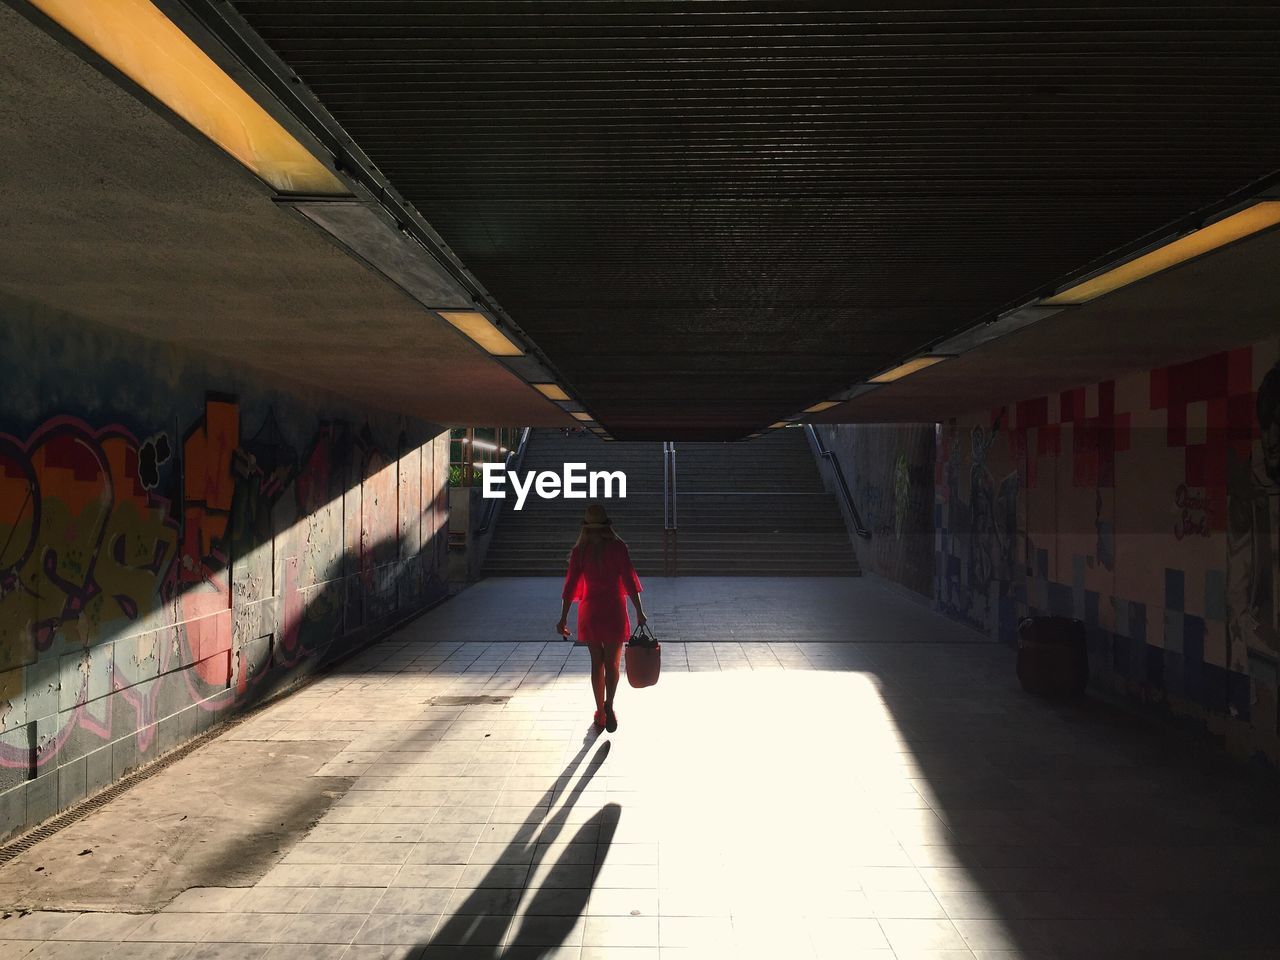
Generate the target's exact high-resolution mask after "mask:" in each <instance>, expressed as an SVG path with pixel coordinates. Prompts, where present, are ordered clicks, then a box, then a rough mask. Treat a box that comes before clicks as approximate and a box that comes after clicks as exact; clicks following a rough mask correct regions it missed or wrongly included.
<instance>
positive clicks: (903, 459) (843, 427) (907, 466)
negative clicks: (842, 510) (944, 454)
mask: <svg viewBox="0 0 1280 960" xmlns="http://www.w3.org/2000/svg"><path fill="white" fill-rule="evenodd" d="M820 429H821V430H822V432H823V437H824V441H825V442H826V444H827V447H828V448H829V449H830V450H831V451H832V452H833V453H834V454H835V455H836V456H837V457H838V458H839V460H840V464H841V467H842V468H843V470H844V473H845V476H846V477H847V478H848V480H849V482H850V484H851V488H852V489H851V493H852V494H853V498H854V502H855V504H856V505H857V507H858V511H859V512H860V514H861V515H862V519H863V521H864V522H865V523H866V525H867V527H868V528H869V529H870V531H871V539H870V540H869V541H864V540H862V539H860V538H858V537H854V538H853V545H854V547H855V549H856V550H857V551H858V564H859V565H860V566H861V567H862V569H863V570H865V571H869V572H871V573H875V574H878V575H879V576H882V577H885V578H887V579H889V580H892V581H894V582H895V583H898V584H901V585H902V586H904V587H907V588H908V589H910V590H912V591H914V592H915V593H918V594H920V595H921V596H923V597H926V598H932V596H933V580H934V576H933V563H934V559H933V552H934V530H933V515H934V507H933V499H934V498H933V478H934V469H935V467H934V461H935V454H934V435H935V432H936V427H935V425H934V424H932V423H901V424H834V425H830V426H824V427H821V428H820Z"/></svg>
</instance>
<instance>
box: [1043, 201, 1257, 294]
mask: <svg viewBox="0 0 1280 960" xmlns="http://www.w3.org/2000/svg"><path fill="white" fill-rule="evenodd" d="M1278 223H1280V200H1264V201H1262V202H1260V203H1255V204H1254V205H1253V206H1251V207H1246V208H1245V209H1244V210H1241V211H1240V212H1239V213H1233V214H1232V215H1231V216H1229V217H1223V218H1222V219H1221V220H1218V221H1215V222H1214V223H1211V224H1208V225H1207V226H1204V227H1201V228H1200V229H1199V230H1196V231H1194V232H1193V233H1188V234H1184V235H1183V236H1181V237H1179V238H1178V239H1176V240H1172V241H1170V242H1169V243H1166V244H1165V245H1164V246H1162V247H1158V248H1157V249H1155V250H1152V251H1151V252H1150V253H1144V254H1143V255H1142V256H1140V257H1135V258H1134V259H1132V260H1130V261H1128V262H1127V263H1122V264H1120V266H1118V267H1112V268H1111V269H1110V270H1107V271H1104V272H1103V273H1100V274H1098V275H1097V276H1095V277H1090V278H1089V279H1088V280H1084V281H1082V282H1080V283H1077V284H1076V285H1075V286H1073V287H1068V288H1067V289H1066V290H1063V291H1060V292H1059V293H1055V294H1054V295H1053V296H1051V297H1046V298H1045V299H1043V300H1041V301H1040V302H1041V303H1042V304H1044V305H1046V306H1063V305H1067V304H1077V303H1088V302H1089V301H1090V300H1094V299H1096V298H1098V297H1100V296H1102V295H1103V294H1107V293H1111V291H1113V290H1118V289H1119V288H1120V287H1124V286H1127V285H1128V284H1131V283H1134V282H1136V281H1138V280H1143V279H1145V278H1146V277H1149V276H1151V275H1152V274H1156V273H1160V272H1161V271H1162V270H1168V269H1169V268H1170V267H1176V266H1177V265H1178V264H1180V263H1185V262H1186V261H1188V260H1192V259H1194V258H1196V257H1199V256H1203V255H1204V254H1206V253H1209V252H1210V251H1213V250H1216V249H1217V248H1218V247H1223V246H1226V245H1227V244H1228V243H1234V242H1235V241H1236V240H1241V239H1243V238H1245V237H1247V236H1250V235H1251V234H1254V233H1257V232H1258V231H1260V230H1265V229H1267V228H1268V227H1274V226H1275V225H1276V224H1278Z"/></svg>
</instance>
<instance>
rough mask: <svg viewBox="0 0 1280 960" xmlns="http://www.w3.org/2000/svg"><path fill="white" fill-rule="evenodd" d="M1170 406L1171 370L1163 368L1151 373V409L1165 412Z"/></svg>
mask: <svg viewBox="0 0 1280 960" xmlns="http://www.w3.org/2000/svg"><path fill="white" fill-rule="evenodd" d="M1168 405H1169V370H1168V368H1167V367H1161V368H1160V369H1159V370H1152V371H1151V409H1152V410H1163V409H1164V408H1165V407H1167V406H1168Z"/></svg>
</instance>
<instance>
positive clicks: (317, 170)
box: [31, 0, 349, 196]
mask: <svg viewBox="0 0 1280 960" xmlns="http://www.w3.org/2000/svg"><path fill="white" fill-rule="evenodd" d="M31 4H32V6H34V7H35V8H36V9H37V10H40V11H41V12H42V13H44V14H45V15H46V16H48V17H49V18H50V19H51V20H53V21H54V22H55V23H57V24H58V25H59V26H61V27H62V28H63V29H64V30H66V31H67V32H68V33H70V34H71V35H72V36H74V37H75V38H76V39H77V40H79V41H80V42H81V43H83V44H84V45H85V46H87V47H89V48H90V49H91V50H93V51H94V52H95V53H96V54H98V55H99V56H100V57H102V58H103V59H104V60H106V61H107V62H108V63H110V64H111V65H112V66H113V67H115V68H116V69H117V70H119V71H120V72H121V73H123V74H124V75H125V76H126V77H128V78H129V79H130V80H132V81H133V82H134V83H136V84H138V86H140V87H142V89H144V90H146V91H147V92H148V93H149V94H151V95H152V96H153V97H155V98H156V99H157V100H159V101H160V102H161V103H163V104H164V105H165V106H166V107H168V108H169V109H170V110H172V111H173V112H174V113H176V114H177V115H178V116H180V117H182V119H184V120H186V121H187V122H188V123H189V124H191V125H192V126H193V127H195V128H196V129H197V130H199V131H200V132H201V133H203V134H204V135H205V136H206V137H208V138H209V139H210V140H212V141H213V142H214V143H216V144H217V145H218V146H219V147H221V148H222V149H223V150H225V151H226V152H227V153H229V154H231V156H233V157H235V159H237V160H239V161H240V162H241V163H242V164H244V165H245V166H246V167H248V168H249V169H250V170H252V171H253V172H254V173H255V174H257V175H258V176H259V177H261V178H262V179H263V180H265V181H266V182H267V183H269V184H270V185H271V186H272V187H274V188H275V189H276V190H279V191H281V192H284V193H307V194H325V195H334V196H341V195H346V194H348V193H349V191H348V190H347V188H346V187H344V186H343V185H342V182H341V181H340V180H339V179H338V178H337V177H336V176H334V174H333V173H332V171H330V170H329V168H328V167H326V166H325V165H324V164H323V163H321V162H320V160H318V159H316V157H315V156H314V155H313V154H312V153H311V151H309V150H308V149H307V148H306V147H304V146H303V145H302V144H301V143H299V142H298V141H297V140H296V139H294V137H293V136H292V135H291V134H290V133H289V132H288V131H287V130H285V128H284V127H282V126H281V125H280V124H279V122H277V121H276V120H275V118H274V117H272V116H271V115H270V114H269V113H267V111H266V110H264V109H263V108H262V106H261V105H260V104H259V103H258V102H257V101H256V100H254V99H253V97H251V96H249V94H248V93H246V92H245V91H244V90H243V89H241V87H240V85H239V84H237V83H236V82H235V81H234V80H232V79H231V77H230V76H228V75H227V73H226V72H224V71H223V69H222V68H221V67H219V66H218V65H217V64H216V63H214V62H213V60H211V59H210V58H209V56H208V55H207V54H206V53H205V52H204V51H203V50H201V49H200V48H199V47H198V46H196V44H195V43H194V42H193V41H192V40H191V38H190V37H188V36H187V35H186V34H185V33H183V32H182V31H181V30H180V29H179V28H178V26H177V24H175V23H174V22H173V21H172V20H170V19H169V18H168V17H166V16H165V15H164V14H163V13H161V12H160V11H159V10H158V9H157V8H156V6H155V5H154V4H152V3H151V2H150V0H31Z"/></svg>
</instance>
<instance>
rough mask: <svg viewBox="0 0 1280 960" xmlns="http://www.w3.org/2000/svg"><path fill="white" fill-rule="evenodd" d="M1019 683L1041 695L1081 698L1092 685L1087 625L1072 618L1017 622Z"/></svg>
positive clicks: (1031, 691)
mask: <svg viewBox="0 0 1280 960" xmlns="http://www.w3.org/2000/svg"><path fill="white" fill-rule="evenodd" d="M1018 682H1019V683H1021V684H1022V689H1023V690H1025V691H1027V693H1033V694H1035V695H1037V696H1041V697H1060V698H1068V697H1081V696H1084V691H1085V688H1086V687H1087V686H1088V685H1089V648H1088V645H1087V644H1086V642H1085V631H1084V624H1083V623H1081V622H1080V621H1079V620H1072V619H1071V618H1070V617H1027V618H1026V619H1024V620H1023V621H1022V622H1021V623H1019V624H1018Z"/></svg>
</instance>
